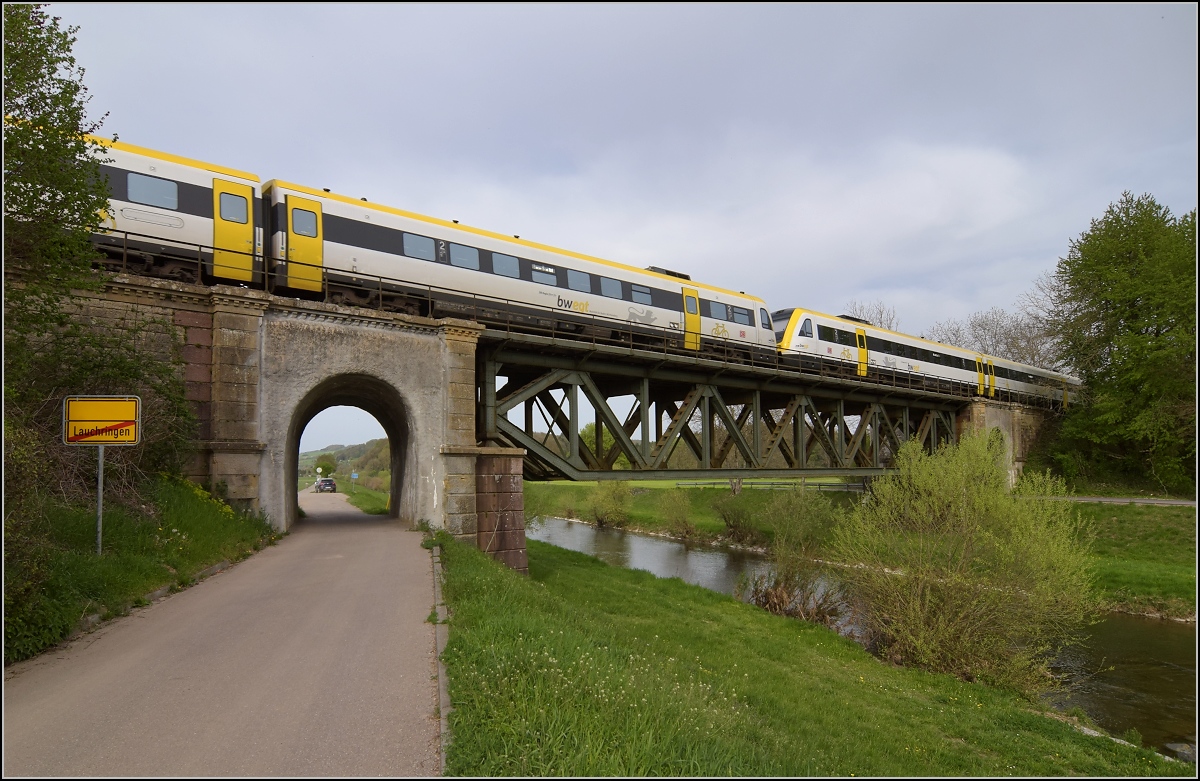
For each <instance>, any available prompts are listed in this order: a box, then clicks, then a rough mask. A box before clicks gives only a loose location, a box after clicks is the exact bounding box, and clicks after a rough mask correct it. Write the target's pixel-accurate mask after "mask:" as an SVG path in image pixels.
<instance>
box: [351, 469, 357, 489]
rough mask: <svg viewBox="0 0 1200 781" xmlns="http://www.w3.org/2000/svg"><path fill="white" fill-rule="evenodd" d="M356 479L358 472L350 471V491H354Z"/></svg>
mask: <svg viewBox="0 0 1200 781" xmlns="http://www.w3.org/2000/svg"><path fill="white" fill-rule="evenodd" d="M357 479H358V472H351V473H350V492H351V493H353V492H354V481H355V480H357Z"/></svg>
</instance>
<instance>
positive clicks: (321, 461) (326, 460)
mask: <svg viewBox="0 0 1200 781" xmlns="http://www.w3.org/2000/svg"><path fill="white" fill-rule="evenodd" d="M313 466H314V467H319V468H320V469H321V477H329V476H331V475H332V474H333V473H334V472H336V471H337V468H338V463H337V459H335V458H334V457H333V456H332V455H330V454H329V453H322V454H321V455H319V456H317V463H315V464H314V465H313Z"/></svg>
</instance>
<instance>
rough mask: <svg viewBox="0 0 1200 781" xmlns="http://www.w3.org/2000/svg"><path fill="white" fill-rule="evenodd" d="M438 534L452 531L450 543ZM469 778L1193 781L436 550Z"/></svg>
mask: <svg viewBox="0 0 1200 781" xmlns="http://www.w3.org/2000/svg"><path fill="white" fill-rule="evenodd" d="M443 539H444V540H445V538H444V537H443ZM443 561H444V565H445V595H446V598H447V600H448V603H449V605H450V607H451V610H452V619H451V632H450V643H449V647H448V648H447V651H446V654H445V660H446V663H447V667H448V672H449V678H450V696H451V700H452V702H453V703H454V707H455V710H454V711H453V712H452V713H451V714H450V725H451V729H452V730H453V733H454V741H453V743H452V744H451V745H450V749H449V753H448V756H447V773H449V774H461V775H480V776H488V775H513V774H516V775H559V776H589V775H668V774H669V775H709V776H727V775H782V776H787V775H820V776H850V775H878V776H915V777H925V776H972V775H981V776H1000V775H1026V776H1051V775H1053V776H1062V775H1089V776H1135V775H1149V776H1158V775H1180V776H1190V775H1191V773H1192V770H1193V768H1192V766H1190V765H1186V764H1183V763H1175V762H1170V761H1168V760H1166V759H1164V758H1163V757H1161V756H1159V755H1158V754H1156V753H1155V752H1153V751H1149V750H1145V749H1140V748H1134V747H1131V746H1127V745H1122V744H1119V743H1115V742H1113V741H1111V740H1108V739H1107V738H1097V737H1088V736H1086V735H1083V734H1081V733H1079V732H1078V731H1076V730H1075V729H1073V728H1072V727H1071V726H1070V725H1068V724H1064V723H1062V722H1061V721H1060V720H1056V719H1055V718H1051V717H1050V716H1047V715H1043V713H1042V711H1041V709H1040V707H1039V706H1035V705H1031V704H1030V703H1029V702H1028V701H1026V700H1023V699H1021V698H1019V697H1017V696H1015V695H1013V694H1009V693H1006V692H1003V691H999V690H996V689H991V688H988V687H985V686H982V685H978V684H968V683H964V682H963V681H960V680H958V679H956V678H953V677H950V676H944V675H933V674H930V673H924V672H921V671H917V670H913V669H905V668H897V667H893V666H890V665H887V664H884V663H881V662H880V661H878V660H877V659H875V658H874V657H872V656H870V655H869V654H867V653H866V652H865V651H864V650H862V649H861V648H859V647H858V646H857V645H855V644H854V643H853V642H851V641H849V640H846V639H844V638H841V637H839V636H838V635H837V634H836V633H834V632H833V631H830V630H828V629H826V628H824V627H820V626H817V625H814V624H807V623H802V622H798V621H795V620H791V619H786V618H781V617H778V616H774V615H771V614H769V613H766V612H765V611H762V610H759V609H758V608H755V607H752V606H750V605H746V604H743V603H741V602H738V601H737V600H734V599H732V598H730V597H727V596H724V595H721V594H717V593H714V592H711V591H708V590H706V589H702V588H699V587H695V586H690V585H687V584H685V583H683V582H681V581H679V580H674V579H672V580H666V579H658V578H655V577H654V576H653V575H650V574H648V573H645V572H639V571H635V570H625V569H621V568H617V567H609V566H607V565H605V564H603V563H601V562H599V561H597V560H596V559H593V558H590V557H587V556H583V555H581V554H577V553H573V552H570V551H565V550H561V549H558V548H554V547H552V546H549V545H543V544H539V543H536V542H530V544H529V562H530V577H529V578H524V577H522V576H520V575H517V574H516V573H514V572H512V571H510V570H507V569H505V568H504V567H502V566H500V565H499V564H497V563H495V562H493V561H491V560H490V559H488V558H487V557H485V556H484V555H483V554H481V553H480V552H478V551H476V550H474V549H472V548H468V547H466V546H464V545H461V544H458V543H453V542H451V541H449V540H445V542H444V546H443Z"/></svg>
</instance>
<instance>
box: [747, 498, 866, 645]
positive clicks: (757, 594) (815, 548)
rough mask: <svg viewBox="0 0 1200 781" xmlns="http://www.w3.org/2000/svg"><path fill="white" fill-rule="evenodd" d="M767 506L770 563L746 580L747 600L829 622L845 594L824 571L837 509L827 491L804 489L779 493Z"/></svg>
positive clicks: (811, 619)
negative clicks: (771, 537) (751, 578)
mask: <svg viewBox="0 0 1200 781" xmlns="http://www.w3.org/2000/svg"><path fill="white" fill-rule="evenodd" d="M766 512H767V517H768V519H769V522H770V525H771V530H772V532H773V539H772V541H771V553H770V562H771V567H770V570H769V571H768V573H767V574H766V575H759V576H758V577H756V578H754V579H753V580H752V581H751V582H750V584H749V597H750V602H752V603H753V604H755V605H758V606H759V607H761V608H763V609H765V610H768V611H770V612H772V613H777V614H779V615H785V616H791V617H793V618H800V619H803V620H806V621H814V622H819V623H824V624H827V625H831V626H832V625H833V624H834V623H836V621H837V619H838V616H839V615H840V613H841V612H842V603H843V597H842V594H841V590H840V588H839V586H838V585H837V583H836V581H835V580H834V579H832V578H830V577H829V576H827V575H826V574H825V573H824V572H823V570H824V567H823V565H822V563H821V558H822V557H823V555H824V549H825V547H826V545H827V544H828V542H829V538H830V536H831V535H832V533H833V530H834V528H835V526H836V525H837V523H838V521H839V519H840V518H841V513H840V512H839V511H838V510H836V509H835V508H834V506H833V503H832V502H831V501H830V500H829V499H828V498H827V497H825V496H823V495H821V494H820V493H818V492H816V491H803V490H800V491H788V492H786V493H782V494H779V495H778V496H776V497H775V498H774V499H773V500H772V501H771V503H770V505H768V507H767V510H766Z"/></svg>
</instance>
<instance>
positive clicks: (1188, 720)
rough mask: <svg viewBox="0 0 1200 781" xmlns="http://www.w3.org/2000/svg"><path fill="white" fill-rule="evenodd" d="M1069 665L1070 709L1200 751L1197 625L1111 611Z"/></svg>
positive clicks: (680, 571) (754, 567)
mask: <svg viewBox="0 0 1200 781" xmlns="http://www.w3.org/2000/svg"><path fill="white" fill-rule="evenodd" d="M527 536H528V537H529V539H531V540H540V541H541V542H548V543H550V544H551V545H557V546H558V547H560V548H566V549H568V550H573V551H579V552H581V553H587V554H589V555H592V556H595V557H596V558H598V559H600V560H601V561H605V562H607V563H609V564H615V565H617V566H620V567H629V568H630V569H640V570H645V571H647V572H650V573H653V574H655V575H657V576H659V577H662V578H680V579H681V580H684V581H686V582H688V583H692V584H694V585H697V586H703V587H704V588H708V589H712V590H713V591H720V592H722V593H725V594H732V593H733V591H734V588H735V587H736V586H737V583H738V580H739V578H741V577H742V576H743V575H745V577H746V578H753V577H754V576H756V575H760V574H764V573H765V572H766V570H767V564H766V561H765V560H764V559H763V557H762V556H760V555H758V554H755V553H748V552H745V551H730V550H719V549H713V548H705V547H689V546H686V545H684V544H683V543H680V542H675V541H674V540H667V539H662V538H658V537H645V536H642V535H640V534H631V533H627V532H622V531H617V530H611V529H604V530H600V529H596V528H594V527H592V526H590V525H588V524H585V523H578V522H573V521H567V520H564V519H561V518H547V519H546V520H545V522H543V523H542V524H541V525H540V526H539V527H538V528H536V529H530V530H528V531H527ZM1062 664H1063V666H1064V667H1067V668H1071V669H1074V670H1083V671H1097V670H1101V668H1104V667H1113V668H1114V669H1113V670H1111V671H1103V670H1101V671H1100V672H1097V673H1096V674H1095V675H1093V676H1091V677H1090V678H1089V679H1088V680H1087V682H1086V683H1085V684H1084V685H1083V686H1082V687H1081V688H1080V689H1079V690H1078V691H1077V692H1073V693H1072V694H1071V696H1070V697H1067V698H1060V699H1059V700H1057V704H1059V705H1060V706H1061V707H1063V708H1070V707H1072V706H1078V707H1080V708H1082V709H1083V710H1084V712H1085V713H1087V714H1088V715H1089V716H1091V717H1092V718H1093V719H1095V720H1096V723H1098V724H1099V725H1100V726H1101V727H1103V728H1104V729H1106V730H1108V731H1109V732H1110V733H1112V734H1115V735H1120V734H1122V733H1124V732H1125V731H1126V730H1128V729H1130V728H1131V727H1132V728H1133V729H1136V730H1137V731H1138V732H1139V733H1141V735H1142V738H1143V741H1144V743H1145V745H1147V746H1155V747H1158V748H1159V749H1160V750H1164V753H1173V752H1171V751H1169V750H1166V749H1164V747H1165V746H1166V745H1167V744H1168V743H1187V744H1190V745H1191V746H1195V745H1196V625H1195V624H1181V623H1178V622H1175V621H1159V620H1156V619H1145V618H1139V617H1137V616H1127V615H1123V614H1120V613H1111V614H1109V615H1108V617H1107V618H1106V620H1105V621H1104V622H1102V623H1100V624H1097V625H1096V626H1094V627H1092V628H1091V632H1090V638H1089V642H1088V646H1087V648H1085V649H1082V650H1076V651H1074V652H1073V653H1072V654H1071V655H1070V656H1069V657H1067V658H1064V659H1063V660H1062Z"/></svg>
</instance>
